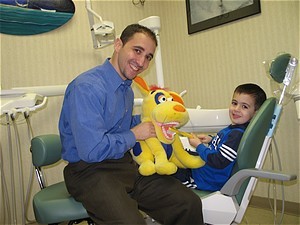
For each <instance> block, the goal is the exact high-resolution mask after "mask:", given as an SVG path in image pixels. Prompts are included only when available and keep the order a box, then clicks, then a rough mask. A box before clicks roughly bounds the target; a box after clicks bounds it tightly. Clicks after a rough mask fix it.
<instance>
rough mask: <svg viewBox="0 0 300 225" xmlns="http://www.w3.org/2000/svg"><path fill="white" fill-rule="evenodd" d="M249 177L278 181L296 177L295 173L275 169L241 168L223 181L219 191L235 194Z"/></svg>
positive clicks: (225, 193)
mask: <svg viewBox="0 0 300 225" xmlns="http://www.w3.org/2000/svg"><path fill="white" fill-rule="evenodd" d="M249 177H256V178H267V179H272V180H279V181H291V180H295V179H297V176H296V175H295V174H284V173H279V172H275V171H267V170H259V169H254V168H253V169H242V170H240V171H238V172H237V173H235V174H234V175H233V176H232V177H230V179H229V180H228V181H227V182H226V183H225V185H224V186H223V187H222V189H221V190H220V192H221V193H222V194H224V195H227V196H235V195H237V194H238V192H239V190H240V188H241V185H242V184H243V182H244V181H245V180H246V179H247V178H249Z"/></svg>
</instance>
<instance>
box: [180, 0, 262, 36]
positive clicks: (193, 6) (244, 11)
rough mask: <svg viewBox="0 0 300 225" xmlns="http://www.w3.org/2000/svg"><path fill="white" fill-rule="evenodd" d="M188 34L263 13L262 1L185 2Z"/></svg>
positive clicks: (212, 0) (208, 0) (193, 0)
mask: <svg viewBox="0 0 300 225" xmlns="http://www.w3.org/2000/svg"><path fill="white" fill-rule="evenodd" d="M185 1H186V14H187V22H188V34H193V33H196V32H199V31H202V30H206V29H209V28H212V27H216V26H219V25H222V24H225V23H229V22H232V21H234V20H238V19H241V18H245V17H248V16H251V15H254V14H258V13H260V12H261V9H260V0H185Z"/></svg>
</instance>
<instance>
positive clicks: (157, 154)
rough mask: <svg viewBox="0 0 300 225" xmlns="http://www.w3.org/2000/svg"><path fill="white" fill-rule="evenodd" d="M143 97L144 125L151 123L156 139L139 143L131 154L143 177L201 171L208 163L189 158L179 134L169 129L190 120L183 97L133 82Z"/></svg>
mask: <svg viewBox="0 0 300 225" xmlns="http://www.w3.org/2000/svg"><path fill="white" fill-rule="evenodd" d="M134 82H135V84H136V85H137V87H138V88H139V90H140V92H141V94H142V95H143V103H142V113H141V120H142V122H145V121H151V122H152V123H153V125H154V127H155V132H156V136H157V138H149V139H147V140H145V141H139V142H137V144H136V145H135V146H134V147H133V150H132V155H133V158H134V160H135V161H136V162H137V163H138V164H139V172H140V173H141V174H142V175H144V176H149V175H151V174H154V173H158V174H161V175H170V174H174V173H175V172H176V171H177V168H178V167H180V168H198V167H201V166H203V165H204V164H205V162H204V161H203V160H202V159H201V158H200V157H198V156H193V155H190V154H189V153H188V152H186V151H185V150H184V148H183V145H182V143H181V141H180V138H179V136H178V134H176V133H175V132H173V131H172V130H171V129H170V128H179V127H181V126H183V125H184V124H186V123H187V122H188V120H189V115H188V112H187V111H186V108H185V107H184V103H183V100H182V98H181V96H180V95H178V94H177V93H175V92H172V91H168V90H166V89H162V88H158V87H148V85H147V83H146V82H145V81H144V80H143V79H142V78H141V77H136V78H135V79H134Z"/></svg>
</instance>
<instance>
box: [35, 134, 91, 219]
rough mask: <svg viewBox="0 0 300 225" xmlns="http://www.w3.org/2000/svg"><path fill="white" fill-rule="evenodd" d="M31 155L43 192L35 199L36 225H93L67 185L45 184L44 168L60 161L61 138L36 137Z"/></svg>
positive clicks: (62, 183)
mask: <svg viewBox="0 0 300 225" xmlns="http://www.w3.org/2000/svg"><path fill="white" fill-rule="evenodd" d="M31 152H32V163H33V165H34V167H35V172H36V176H37V179H38V182H39V185H40V188H41V190H40V191H39V192H38V193H36V194H35V195H34V197H33V211H34V215H35V219H36V221H37V222H38V223H39V224H59V223H61V222H66V221H69V223H68V225H71V224H77V223H80V222H82V221H84V220H86V221H87V223H88V224H89V225H92V224H94V223H93V221H92V220H91V219H90V218H89V216H88V214H87V212H86V210H85V208H84V207H83V206H82V204H81V203H80V202H77V201H75V200H74V199H73V198H72V197H71V196H70V194H69V193H68V191H67V188H66V186H65V182H64V181H62V182H59V183H56V184H52V185H49V186H46V184H45V180H44V177H43V174H42V168H43V167H44V166H48V165H52V164H54V163H56V162H58V161H60V160H61V143H60V137H59V135H56V134H47V135H41V136H37V137H34V138H33V139H32V140H31Z"/></svg>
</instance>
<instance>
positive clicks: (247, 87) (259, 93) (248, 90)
mask: <svg viewBox="0 0 300 225" xmlns="http://www.w3.org/2000/svg"><path fill="white" fill-rule="evenodd" d="M234 93H238V94H248V95H251V96H252V97H253V98H254V101H255V106H254V107H255V111H257V110H258V109H259V108H260V107H261V105H262V104H263V103H264V101H265V100H266V99H267V95H266V93H265V91H264V90H263V89H262V88H261V87H260V86H258V85H257V84H252V83H247V84H241V85H239V86H237V87H236V88H235V90H234Z"/></svg>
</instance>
